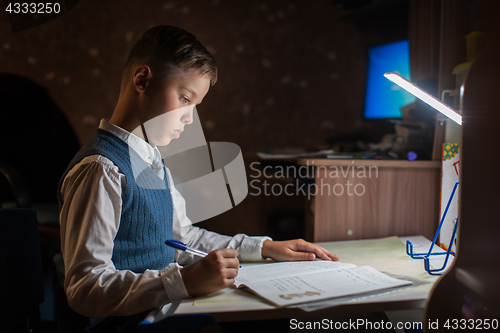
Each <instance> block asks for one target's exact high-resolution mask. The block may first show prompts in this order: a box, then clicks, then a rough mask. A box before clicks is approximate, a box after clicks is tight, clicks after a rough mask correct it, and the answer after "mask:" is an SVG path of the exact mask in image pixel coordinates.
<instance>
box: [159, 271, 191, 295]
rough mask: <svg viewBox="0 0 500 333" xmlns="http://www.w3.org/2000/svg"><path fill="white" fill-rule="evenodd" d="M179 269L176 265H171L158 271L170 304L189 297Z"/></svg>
mask: <svg viewBox="0 0 500 333" xmlns="http://www.w3.org/2000/svg"><path fill="white" fill-rule="evenodd" d="M180 267H181V266H179V265H178V264H177V263H171V264H169V265H168V266H167V267H165V268H163V269H162V270H161V271H160V276H161V280H162V282H163V286H164V287H165V291H166V292H167V295H168V298H169V299H170V302H174V301H177V300H180V299H184V298H187V297H189V294H188V292H187V289H186V286H185V285H184V280H182V275H181V271H180Z"/></svg>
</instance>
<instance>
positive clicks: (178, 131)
mask: <svg viewBox="0 0 500 333" xmlns="http://www.w3.org/2000/svg"><path fill="white" fill-rule="evenodd" d="M181 132H182V130H174V136H175V138H176V139H178V138H180V136H181Z"/></svg>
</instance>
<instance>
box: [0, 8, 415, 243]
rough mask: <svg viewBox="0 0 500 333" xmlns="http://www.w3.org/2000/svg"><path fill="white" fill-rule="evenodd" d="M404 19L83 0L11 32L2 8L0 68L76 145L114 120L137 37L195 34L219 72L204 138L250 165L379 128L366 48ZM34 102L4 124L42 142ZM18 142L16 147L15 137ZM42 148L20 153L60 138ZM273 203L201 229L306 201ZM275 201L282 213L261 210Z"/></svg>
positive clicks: (389, 35)
mask: <svg viewBox="0 0 500 333" xmlns="http://www.w3.org/2000/svg"><path fill="white" fill-rule="evenodd" d="M343 3H344V4H347V5H344V6H342V4H343ZM352 4H358V5H357V6H351V5H352ZM407 19H408V1H405V0H402V1H397V0H392V1H391V0H385V1H383V0H379V1H331V0H330V1H327V0H308V1H291V0H273V1H233V0H231V1H230V0H193V1H175V0H170V1H165V0H164V1H159V0H148V1H139V0H136V1H99V0H83V1H80V2H79V3H78V5H77V6H75V7H74V8H73V9H72V10H70V11H69V12H68V13H66V14H65V15H63V16H61V17H59V18H57V19H55V20H52V21H50V22H48V23H45V24H42V25H39V26H36V27H33V28H30V29H26V30H23V31H19V32H16V33H12V32H11V30H10V26H9V23H8V22H9V21H8V19H7V16H6V13H5V12H2V13H0V33H1V39H0V73H11V74H16V75H20V76H23V77H25V78H28V79H30V80H32V81H34V82H35V83H36V84H38V85H39V86H41V87H43V88H45V89H46V90H47V92H48V94H49V95H50V97H51V98H52V99H53V101H54V102H55V104H56V105H57V106H58V107H59V109H60V110H61V111H62V113H63V115H64V116H65V117H66V118H67V120H68V122H69V124H70V126H71V128H72V129H73V131H74V133H75V136H76V139H77V140H78V142H79V144H80V145H81V144H83V143H85V142H86V141H87V140H88V139H89V138H90V137H91V135H92V134H93V133H94V131H95V130H96V128H97V126H98V125H99V121H100V119H101V118H109V117H110V116H111V114H112V111H113V108H114V106H115V103H116V101H117V98H118V94H119V87H120V80H121V71H122V67H123V65H124V63H125V60H126V58H127V55H128V52H129V50H130V48H131V47H132V45H133V44H134V43H135V41H136V40H137V39H138V38H139V37H140V35H141V34H142V33H143V32H144V31H145V30H146V29H147V28H149V27H151V26H155V25H160V24H169V25H175V26H179V27H182V28H184V29H186V30H188V31H190V32H191V33H193V34H194V35H196V36H197V38H198V39H199V40H200V41H201V42H202V43H203V44H204V45H205V46H206V47H207V49H208V50H209V51H210V52H211V53H212V54H213V55H214V56H215V59H216V61H217V63H218V67H219V80H218V82H217V84H216V85H215V86H214V87H212V88H211V89H210V91H209V93H208V95H207V96H206V98H205V99H204V102H203V104H202V105H200V106H199V107H198V112H199V115H200V118H201V122H202V125H203V129H204V131H205V135H206V139H207V141H228V142H234V143H236V144H238V145H239V146H240V147H241V149H242V151H243V153H244V156H245V160H246V163H247V164H248V163H250V162H251V161H253V160H255V159H256V157H255V152H256V151H258V149H261V148H285V147H296V148H307V149H320V148H329V146H328V144H329V143H330V142H332V140H334V139H335V138H338V137H344V136H354V137H356V136H357V135H358V136H359V135H363V133H364V134H366V133H368V132H370V133H371V132H373V131H374V128H373V126H374V125H373V124H371V123H368V122H366V121H365V120H363V116H362V112H363V98H364V97H363V96H364V83H365V75H366V59H367V54H366V53H367V47H368V46H370V45H375V44H378V43H382V42H389V41H393V40H397V39H402V38H405V37H406V34H407V30H406V29H407ZM25 98H26V99H30V98H34V97H31V96H26V97H25ZM30 105H32V106H31V107H30V108H29V110H27V111H26V114H24V115H23V116H24V117H23V118H24V121H21V122H16V123H6V122H4V121H3V122H2V127H3V128H4V127H7V126H8V127H9V128H10V129H15V132H16V133H19V135H25V131H26V129H27V128H30V131H35V132H36V133H31V134H32V135H33V137H35V138H36V137H38V138H42V137H44V136H48V135H50V134H49V133H50V132H53V131H56V132H57V131H58V130H59V129H58V127H57V126H49V127H48V128H47V127H45V126H46V125H45V123H43V122H42V123H40V122H38V121H37V122H36V124H37V126H32V127H30V126H28V125H27V124H28V123H29V122H30V121H33V119H37V117H36V115H37V113H38V112H39V111H40V110H39V109H38V107H37V105H38V104H37V101H36V100H33V101H32V103H31V104H30ZM0 112H2V113H5V112H8V110H6V109H3V110H1V111H0ZM24 122H26V123H24ZM42 124H43V126H42ZM32 128H36V129H32ZM37 131H38V132H37ZM11 139H12V141H9V143H8V144H9V145H16V142H19V141H18V139H16V137H15V136H13V137H12V138H11ZM58 140H64V139H61V138H58ZM40 142H43V140H35V141H34V142H32V143H31V144H30V143H24V144H23V147H20V149H23V150H24V151H25V153H26V154H30V152H33V151H35V150H36V151H38V152H42V153H43V155H42V156H47V157H48V158H52V157H49V156H57V155H58V154H59V152H58V150H59V149H60V146H59V145H58V144H57V143H55V142H53V143H51V144H40ZM56 142H57V141H56ZM0 154H5V152H0ZM37 156H40V155H37ZM8 158H9V157H8V156H3V157H2V160H4V159H8ZM42 158H43V157H37V158H36V159H35V160H33V161H32V162H33V163H34V164H35V165H37V166H38V167H37V168H36V169H34V170H33V171H32V172H34V173H36V174H37V177H43V165H44V164H47V163H49V161H47V160H41V159H42ZM54 158H57V157H54ZM248 172H249V170H248V169H247V173H248ZM54 186H55V184H54ZM50 195H52V192H51V193H50ZM272 200H276V198H264V197H251V196H248V197H247V198H246V199H245V201H244V202H243V203H242V204H240V205H239V206H237V207H236V208H234V209H232V210H231V211H229V212H227V213H224V214H222V215H221V216H218V217H216V218H213V219H212V220H210V221H206V222H203V223H201V224H200V225H202V226H207V227H211V228H212V229H215V230H218V231H220V232H224V233H235V232H246V233H248V234H263V233H267V232H268V231H269V228H268V222H269V219H270V218H271V219H272V216H279V210H280V209H282V210H283V211H287V210H288V211H292V212H293V211H294V210H295V211H298V210H297V206H300V205H301V204H302V202H303V201H302V200H303V198H294V199H291V200H290V201H285V202H283V203H279V204H276V203H273V202H272ZM271 206H272V207H274V209H275V210H276V209H277V210H278V212H277V213H276V212H271V213H269V212H268V211H266V209H267V208H266V207H271ZM276 207H277V208H276ZM279 207H281V208H279ZM299 208H300V207H299ZM276 214H277V215H276ZM297 214H299V215H300V212H298V213H297ZM298 234H299V235H300V232H299V233H298Z"/></svg>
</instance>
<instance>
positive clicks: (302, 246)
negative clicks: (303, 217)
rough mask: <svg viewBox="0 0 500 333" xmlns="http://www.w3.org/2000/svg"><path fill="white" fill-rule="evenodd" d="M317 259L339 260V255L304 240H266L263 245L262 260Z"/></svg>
mask: <svg viewBox="0 0 500 333" xmlns="http://www.w3.org/2000/svg"><path fill="white" fill-rule="evenodd" d="M316 257H317V258H320V259H324V260H334V261H336V260H339V256H338V255H336V254H331V253H330V252H328V251H327V250H325V249H324V248H322V247H321V246H319V245H316V244H312V243H309V242H306V241H305V240H303V239H294V240H289V241H282V242H277V241H271V240H266V241H264V243H263V244H262V258H264V259H267V258H271V259H274V260H276V261H298V260H315V259H316Z"/></svg>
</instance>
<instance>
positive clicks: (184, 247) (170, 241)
mask: <svg viewBox="0 0 500 333" xmlns="http://www.w3.org/2000/svg"><path fill="white" fill-rule="evenodd" d="M165 244H167V245H168V246H171V247H173V248H174V249H177V250H181V251H185V252H187V253H191V254H194V255H195V256H198V257H202V258H205V257H206V256H207V255H208V253H206V252H203V251H200V250H197V249H193V248H192V247H191V246H187V245H186V244H184V243H183V242H179V241H178V240H175V239H167V240H166V241H165ZM240 268H241V265H240Z"/></svg>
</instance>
